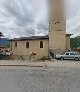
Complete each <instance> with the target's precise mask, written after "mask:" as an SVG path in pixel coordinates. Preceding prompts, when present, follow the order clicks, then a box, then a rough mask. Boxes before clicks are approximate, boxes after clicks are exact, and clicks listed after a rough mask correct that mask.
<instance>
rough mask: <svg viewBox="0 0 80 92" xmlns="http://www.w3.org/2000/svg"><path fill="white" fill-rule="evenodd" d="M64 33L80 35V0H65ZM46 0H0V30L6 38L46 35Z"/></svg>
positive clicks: (47, 15)
mask: <svg viewBox="0 0 80 92" xmlns="http://www.w3.org/2000/svg"><path fill="white" fill-rule="evenodd" d="M66 1H67V2H66V22H67V24H66V33H71V34H73V36H72V37H76V36H80V16H79V15H80V0H66ZM48 11H49V6H48V1H47V0H0V31H1V32H2V33H3V35H4V36H5V37H7V38H16V37H26V36H33V35H47V34H48V31H49V14H48Z"/></svg>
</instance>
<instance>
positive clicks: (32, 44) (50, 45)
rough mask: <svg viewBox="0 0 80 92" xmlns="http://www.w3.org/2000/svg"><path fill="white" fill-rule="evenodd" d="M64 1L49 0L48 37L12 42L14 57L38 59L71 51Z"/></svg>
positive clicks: (14, 40) (21, 39)
mask: <svg viewBox="0 0 80 92" xmlns="http://www.w3.org/2000/svg"><path fill="white" fill-rule="evenodd" d="M63 2H64V0H49V4H50V5H49V6H50V9H49V10H50V11H49V14H50V20H49V33H48V35H47V36H32V37H21V38H14V39H11V40H10V48H11V52H12V53H13V55H31V54H32V53H33V55H35V56H36V59H39V58H41V57H43V56H48V55H49V52H50V51H52V52H53V53H62V52H64V51H66V50H68V49H70V36H71V35H70V34H66V17H65V13H64V4H63Z"/></svg>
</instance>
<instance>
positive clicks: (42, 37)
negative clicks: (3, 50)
mask: <svg viewBox="0 0 80 92" xmlns="http://www.w3.org/2000/svg"><path fill="white" fill-rule="evenodd" d="M40 39H49V37H48V35H47V36H31V37H21V38H14V39H10V41H22V40H40Z"/></svg>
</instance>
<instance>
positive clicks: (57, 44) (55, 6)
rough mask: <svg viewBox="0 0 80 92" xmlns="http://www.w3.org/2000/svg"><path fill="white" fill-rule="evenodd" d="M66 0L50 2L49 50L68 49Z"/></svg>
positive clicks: (50, 0)
mask: <svg viewBox="0 0 80 92" xmlns="http://www.w3.org/2000/svg"><path fill="white" fill-rule="evenodd" d="M64 11H65V10H64V0H49V14H50V15H49V16H50V18H49V19H50V20H49V49H51V50H55V51H56V50H60V51H64V50H65V49H66V18H65V12H64Z"/></svg>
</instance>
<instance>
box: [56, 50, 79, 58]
mask: <svg viewBox="0 0 80 92" xmlns="http://www.w3.org/2000/svg"><path fill="white" fill-rule="evenodd" d="M55 58H56V59H61V60H64V59H71V60H80V53H79V52H73V51H70V52H65V53H64V54H62V55H60V54H57V55H55Z"/></svg>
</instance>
